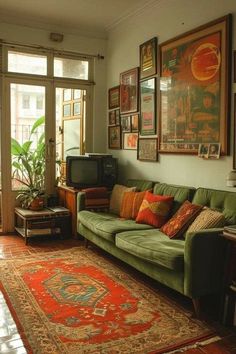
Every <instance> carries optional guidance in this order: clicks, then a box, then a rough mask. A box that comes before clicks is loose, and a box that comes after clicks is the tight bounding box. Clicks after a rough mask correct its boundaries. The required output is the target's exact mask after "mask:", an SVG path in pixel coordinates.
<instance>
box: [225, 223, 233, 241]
mask: <svg viewBox="0 0 236 354" xmlns="http://www.w3.org/2000/svg"><path fill="white" fill-rule="evenodd" d="M223 235H224V236H226V237H229V238H232V239H234V238H235V240H236V225H229V226H225V227H224V230H223Z"/></svg>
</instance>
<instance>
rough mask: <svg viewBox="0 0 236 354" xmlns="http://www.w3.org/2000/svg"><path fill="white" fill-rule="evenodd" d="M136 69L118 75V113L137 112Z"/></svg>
mask: <svg viewBox="0 0 236 354" xmlns="http://www.w3.org/2000/svg"><path fill="white" fill-rule="evenodd" d="M138 70H139V69H138V68H134V69H131V70H128V71H125V72H123V73H121V74H120V113H121V114H124V113H132V112H137V111H138V73H139V71H138Z"/></svg>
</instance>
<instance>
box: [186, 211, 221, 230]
mask: <svg viewBox="0 0 236 354" xmlns="http://www.w3.org/2000/svg"><path fill="white" fill-rule="evenodd" d="M224 225H225V217H224V215H223V214H222V213H220V212H219V211H217V210H212V209H210V208H204V209H203V210H202V211H201V213H200V214H199V215H198V216H197V217H196V219H195V220H194V221H193V223H192V224H191V225H190V226H189V228H188V229H187V232H195V231H199V230H202V229H212V228H213V227H223V226H224Z"/></svg>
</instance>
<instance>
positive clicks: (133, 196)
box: [120, 191, 146, 219]
mask: <svg viewBox="0 0 236 354" xmlns="http://www.w3.org/2000/svg"><path fill="white" fill-rule="evenodd" d="M145 193H146V191H144V192H125V193H124V195H123V199H122V203H121V210H120V217H121V218H124V219H136V217H137V215H138V211H139V209H140V206H141V204H142V201H143V198H144V196H145Z"/></svg>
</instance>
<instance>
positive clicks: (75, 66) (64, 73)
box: [54, 58, 88, 80]
mask: <svg viewBox="0 0 236 354" xmlns="http://www.w3.org/2000/svg"><path fill="white" fill-rule="evenodd" d="M54 76H57V77H66V78H70V79H81V80H88V61H83V60H75V59H65V58H54Z"/></svg>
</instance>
